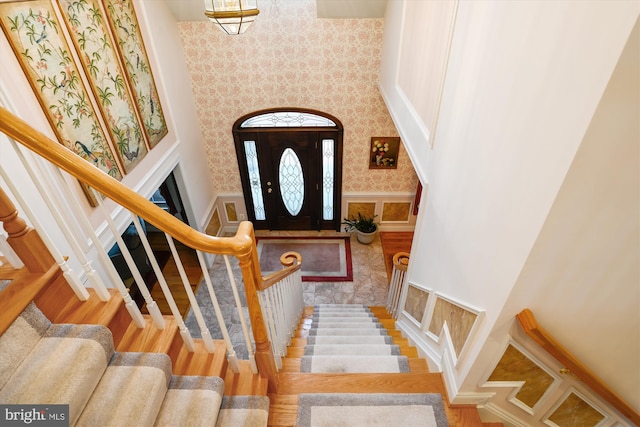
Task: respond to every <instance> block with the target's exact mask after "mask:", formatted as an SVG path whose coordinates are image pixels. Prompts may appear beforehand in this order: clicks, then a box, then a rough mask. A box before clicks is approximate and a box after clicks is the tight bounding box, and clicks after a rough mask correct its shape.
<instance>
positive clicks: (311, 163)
mask: <svg viewBox="0 0 640 427" xmlns="http://www.w3.org/2000/svg"><path fill="white" fill-rule="evenodd" d="M317 136H318V132H269V133H261V134H259V135H258V141H259V147H260V151H259V157H258V164H259V165H260V169H261V171H262V173H263V174H264V180H265V182H266V186H267V188H266V194H265V198H264V200H265V211H266V217H267V218H268V219H269V222H270V224H269V228H270V229H272V230H311V229H314V228H318V227H317V225H318V220H319V218H318V216H319V213H320V212H319V210H320V208H319V206H320V205H321V203H322V201H321V200H320V196H321V194H320V191H319V188H318V186H317V185H316V184H317V183H318V180H319V176H318V160H317V159H318V149H317Z"/></svg>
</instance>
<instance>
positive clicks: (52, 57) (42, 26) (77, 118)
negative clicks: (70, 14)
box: [0, 0, 122, 206]
mask: <svg viewBox="0 0 640 427" xmlns="http://www.w3.org/2000/svg"><path fill="white" fill-rule="evenodd" d="M0 26H1V27H2V30H3V31H4V33H5V35H6V37H7V40H8V41H9V44H10V45H11V48H12V49H13V51H14V53H15V55H16V58H17V60H18V63H19V64H20V66H21V68H22V70H23V71H24V73H25V76H26V77H27V80H28V81H29V84H30V85H31V87H32V89H33V91H34V93H35V95H36V98H37V100H38V102H39V103H40V105H41V106H42V109H43V112H44V114H45V117H46V118H47V120H48V121H49V123H50V124H51V127H52V128H53V131H54V133H55V135H56V137H57V138H58V140H59V141H60V142H61V143H62V144H63V145H64V146H65V147H67V148H68V149H70V150H71V151H73V152H75V153H76V154H77V155H78V156H80V157H82V158H83V159H85V160H86V161H88V162H90V163H92V164H93V165H94V166H96V167H97V168H99V169H100V170H102V171H103V172H105V173H107V174H108V175H110V176H111V177H113V178H115V179H118V180H120V179H122V172H121V169H120V167H119V166H118V162H117V161H116V160H115V158H114V154H113V151H112V148H111V147H110V145H109V142H108V139H107V136H106V135H105V133H104V131H103V128H102V126H101V124H100V121H99V118H98V116H97V115H96V111H95V110H94V107H93V104H92V103H91V99H90V95H89V93H88V92H87V90H86V88H85V86H84V83H83V80H82V77H81V74H80V71H79V70H78V68H77V66H76V64H75V62H74V60H73V59H72V58H73V57H72V54H71V50H70V47H69V44H68V43H67V41H66V38H65V37H64V35H63V33H62V29H61V26H60V22H59V21H58V19H57V17H56V14H55V12H54V10H53V6H52V3H51V2H50V1H48V0H36V1H29V2H26V1H22V2H9V3H0ZM85 192H87V191H86V188H85ZM89 201H90V202H91V203H92V204H93V205H94V206H95V200H92V198H91V197H89Z"/></svg>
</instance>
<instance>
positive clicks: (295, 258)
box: [258, 251, 302, 291]
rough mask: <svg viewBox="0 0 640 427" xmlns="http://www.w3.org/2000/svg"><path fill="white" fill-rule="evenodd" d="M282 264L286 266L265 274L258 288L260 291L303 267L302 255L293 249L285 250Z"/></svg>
mask: <svg viewBox="0 0 640 427" xmlns="http://www.w3.org/2000/svg"><path fill="white" fill-rule="evenodd" d="M280 264H282V265H283V266H284V267H285V268H283V269H282V270H279V271H276V272H273V273H271V274H269V275H267V276H264V277H263V278H262V283H260V286H259V288H258V290H259V291H264V290H265V289H268V288H269V287H271V286H273V285H275V284H276V283H278V282H279V281H281V280H282V279H284V278H285V277H287V276H290V275H291V274H293V273H294V272H296V271H298V270H300V268H302V255H300V254H299V253H297V252H293V251H289V252H285V253H283V254H282V255H281V256H280Z"/></svg>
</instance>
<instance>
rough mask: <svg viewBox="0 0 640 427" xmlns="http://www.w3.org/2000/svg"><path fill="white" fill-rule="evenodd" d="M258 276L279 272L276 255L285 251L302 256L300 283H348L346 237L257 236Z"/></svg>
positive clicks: (349, 267)
mask: <svg viewBox="0 0 640 427" xmlns="http://www.w3.org/2000/svg"><path fill="white" fill-rule="evenodd" d="M256 240H257V242H258V259H259V260H260V268H261V269H262V274H263V275H267V274H269V273H272V272H274V271H278V270H281V269H282V264H280V255H282V254H283V253H285V252H288V251H294V252H298V253H299V254H300V255H302V281H303V282H351V281H353V266H352V264H351V244H350V240H349V237H298V236H296V237H292V236H284V237H280V236H273V237H257V238H256Z"/></svg>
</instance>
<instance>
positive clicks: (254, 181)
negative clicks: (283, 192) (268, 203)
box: [244, 141, 266, 221]
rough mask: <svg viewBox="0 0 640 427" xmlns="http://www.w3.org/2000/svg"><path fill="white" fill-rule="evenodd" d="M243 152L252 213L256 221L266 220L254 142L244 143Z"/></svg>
mask: <svg viewBox="0 0 640 427" xmlns="http://www.w3.org/2000/svg"><path fill="white" fill-rule="evenodd" d="M244 152H245V156H246V160H247V169H248V171H249V184H250V185H251V200H252V201H253V213H254V215H255V217H256V220H260V221H264V220H265V219H266V216H265V211H264V200H263V199H262V184H260V168H259V167H258V153H257V151H256V142H255V141H244Z"/></svg>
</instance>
